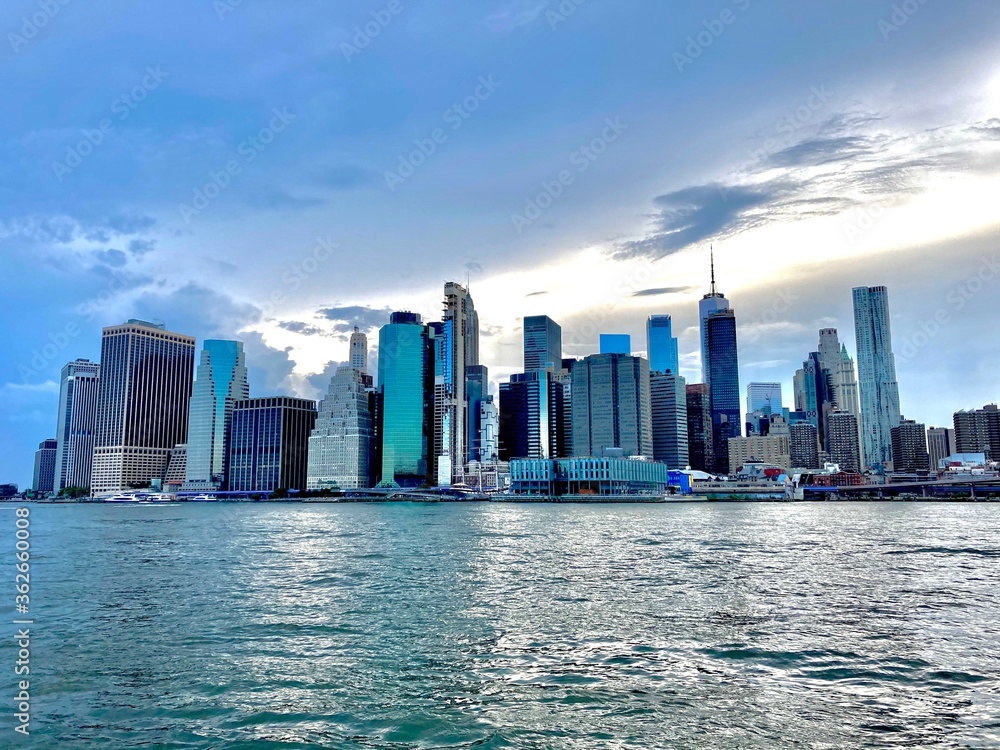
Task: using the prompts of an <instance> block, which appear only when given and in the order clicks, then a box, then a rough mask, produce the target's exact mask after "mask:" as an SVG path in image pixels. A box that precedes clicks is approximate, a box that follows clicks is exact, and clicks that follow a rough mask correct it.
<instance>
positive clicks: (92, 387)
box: [54, 359, 101, 492]
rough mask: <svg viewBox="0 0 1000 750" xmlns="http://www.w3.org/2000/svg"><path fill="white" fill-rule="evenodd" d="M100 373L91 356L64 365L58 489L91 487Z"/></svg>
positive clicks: (61, 380) (58, 432) (61, 381)
mask: <svg viewBox="0 0 1000 750" xmlns="http://www.w3.org/2000/svg"><path fill="white" fill-rule="evenodd" d="M100 372H101V366H100V365H99V364H97V363H96V362H91V361H90V360H89V359H78V360H76V361H75V362H70V363H69V364H67V365H66V366H64V367H63V368H62V373H61V375H60V378H59V416H58V423H57V426H56V442H57V446H56V473H55V479H54V489H55V490H56V492H58V491H60V490H64V489H66V488H67V487H81V488H83V489H89V488H90V472H91V469H92V465H93V459H94V428H95V426H96V424H97V384H98V378H99V377H100Z"/></svg>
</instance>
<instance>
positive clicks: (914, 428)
mask: <svg viewBox="0 0 1000 750" xmlns="http://www.w3.org/2000/svg"><path fill="white" fill-rule="evenodd" d="M890 434H891V439H892V469H893V471H895V472H897V473H901V474H913V473H915V472H918V471H927V470H928V464H929V460H928V456H927V428H926V427H924V425H922V424H920V423H918V422H915V421H914V420H912V419H903V418H902V417H900V421H899V424H898V425H896V426H895V427H893V428H892V430H891V433H890Z"/></svg>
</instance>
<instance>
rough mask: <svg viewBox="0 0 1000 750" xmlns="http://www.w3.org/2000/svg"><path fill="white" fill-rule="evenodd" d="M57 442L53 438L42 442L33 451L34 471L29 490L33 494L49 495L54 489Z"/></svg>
mask: <svg viewBox="0 0 1000 750" xmlns="http://www.w3.org/2000/svg"><path fill="white" fill-rule="evenodd" d="M58 448H59V441H58V440H56V439H55V438H49V439H48V440H43V441H42V442H40V443H39V444H38V450H37V451H35V471H34V476H33V478H32V482H31V489H33V490H34V491H35V492H41V493H44V494H46V495H47V494H49V493H50V492H52V491H53V490H54V489H55V483H56V453H57V451H58Z"/></svg>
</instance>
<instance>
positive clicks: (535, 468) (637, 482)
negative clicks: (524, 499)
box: [510, 457, 671, 497]
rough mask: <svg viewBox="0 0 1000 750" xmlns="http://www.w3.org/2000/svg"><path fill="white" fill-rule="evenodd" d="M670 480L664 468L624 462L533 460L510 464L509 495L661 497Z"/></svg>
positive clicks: (575, 459)
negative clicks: (510, 493)
mask: <svg viewBox="0 0 1000 750" xmlns="http://www.w3.org/2000/svg"><path fill="white" fill-rule="evenodd" d="M670 479H671V477H670V470H669V469H668V468H667V466H666V465H665V464H661V463H659V462H656V461H638V460H635V459H628V458H594V457H588V458H561V459H546V458H536V459H518V460H515V461H511V463H510V491H511V492H512V493H514V494H516V495H539V496H543V497H560V496H563V495H597V496H607V495H662V494H664V493H665V492H666V491H667V489H668V488H669V486H670V483H671V482H670Z"/></svg>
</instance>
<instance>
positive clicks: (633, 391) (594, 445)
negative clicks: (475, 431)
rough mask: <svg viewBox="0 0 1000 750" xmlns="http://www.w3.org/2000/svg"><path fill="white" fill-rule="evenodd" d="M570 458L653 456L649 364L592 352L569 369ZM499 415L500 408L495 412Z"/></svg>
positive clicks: (628, 356) (615, 355)
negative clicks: (613, 453) (618, 453)
mask: <svg viewBox="0 0 1000 750" xmlns="http://www.w3.org/2000/svg"><path fill="white" fill-rule="evenodd" d="M572 383H573V384H572V394H573V395H572V401H573V404H572V414H573V455H574V456H581V457H589V456H602V455H603V454H604V451H605V450H607V449H609V448H620V449H621V450H622V451H623V452H624V453H625V454H626V455H628V456H645V457H646V458H652V457H653V425H652V421H653V419H652V406H651V403H650V397H649V362H648V361H647V360H645V359H642V358H641V357H633V356H630V355H627V354H593V355H591V356H589V357H586V358H585V359H582V360H580V361H579V362H576V363H575V364H574V365H573V372H572ZM500 411H501V417H502V414H503V406H502V405H501V408H500Z"/></svg>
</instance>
